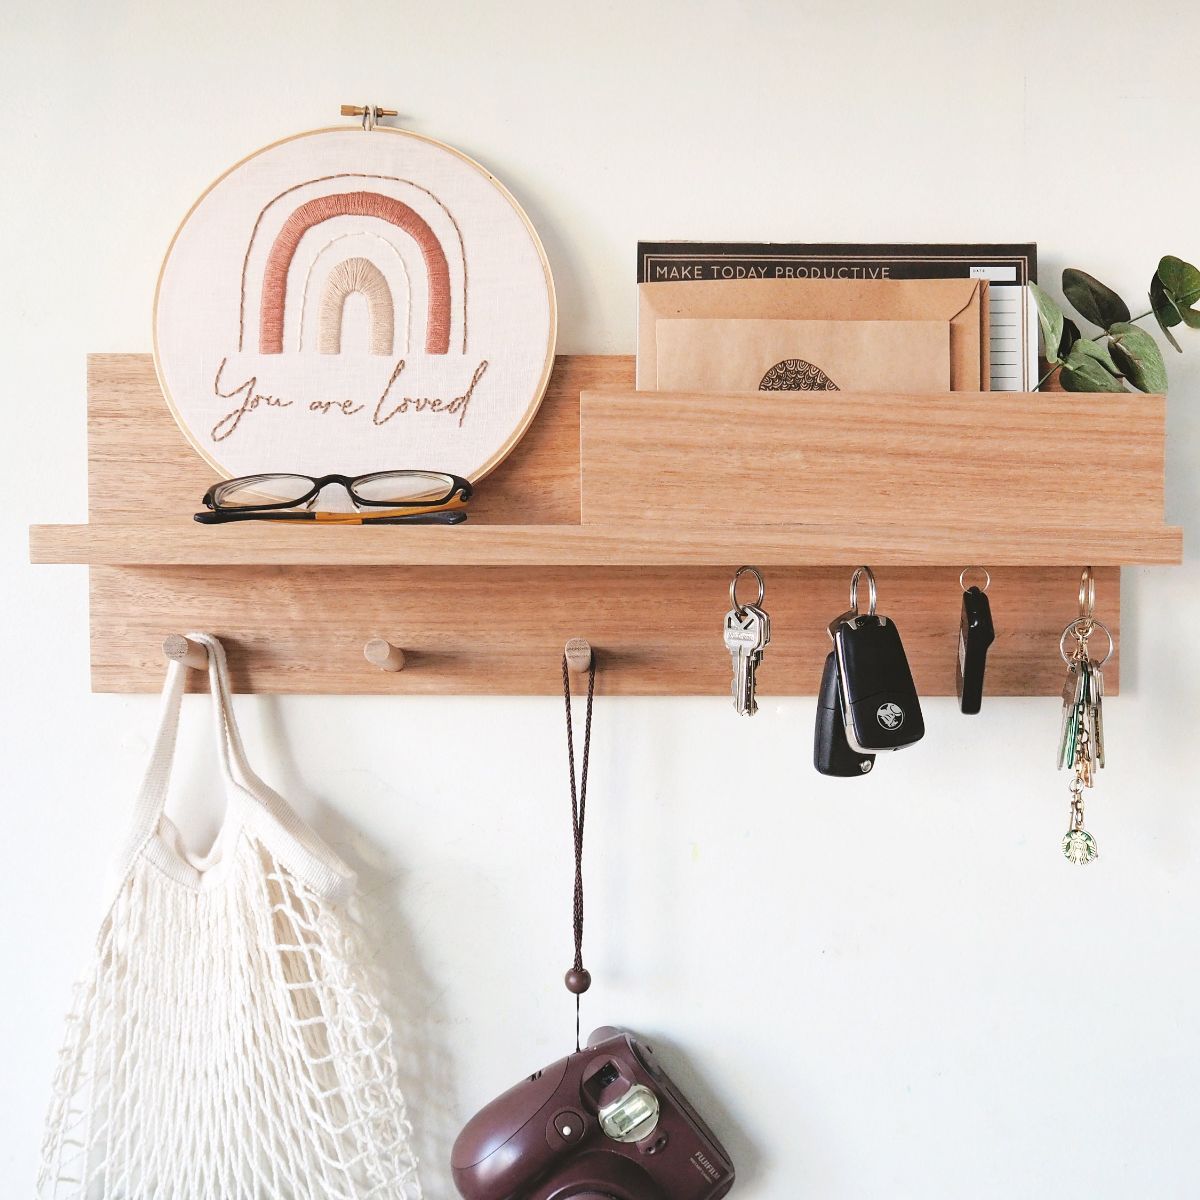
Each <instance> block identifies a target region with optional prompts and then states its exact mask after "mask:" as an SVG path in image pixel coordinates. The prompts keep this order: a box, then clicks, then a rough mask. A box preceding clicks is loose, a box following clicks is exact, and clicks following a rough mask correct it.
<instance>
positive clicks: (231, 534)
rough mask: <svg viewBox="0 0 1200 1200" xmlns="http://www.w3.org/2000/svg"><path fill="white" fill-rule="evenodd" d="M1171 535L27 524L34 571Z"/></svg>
mask: <svg viewBox="0 0 1200 1200" xmlns="http://www.w3.org/2000/svg"><path fill="white" fill-rule="evenodd" d="M1181 553H1182V534H1181V531H1180V530H1179V529H1178V528H1172V527H1170V526H1165V525H1160V526H1151V525H1132V526H1130V525H1126V526H1113V527H1111V528H1106V529H1095V528H1087V529H1082V530H1079V529H1072V528H1063V527H1059V528H1048V529H1038V528H1032V527H1030V526H1021V527H1020V528H1017V527H1013V526H1006V527H1002V528H1000V529H996V528H991V527H985V528H977V527H972V526H971V525H969V524H954V525H941V526H928V525H926V526H914V525H899V526H890V525H885V524H882V523H875V522H871V523H868V524H857V523H856V524H852V525H763V526H747V527H745V528H742V527H739V526H738V525H737V524H736V523H734V522H730V523H729V524H726V525H722V526H720V527H716V528H712V527H710V528H697V527H689V526H686V525H681V526H671V525H667V526H661V525H629V526H627V527H624V528H609V527H604V526H599V525H549V524H545V525H534V526H528V525H488V524H480V525H476V524H474V523H473V522H472V523H468V524H466V525H460V526H457V527H455V528H453V529H442V528H430V527H420V526H414V527H411V528H408V529H404V528H395V527H386V526H376V527H374V528H372V527H370V526H355V525H351V526H342V527H336V526H322V527H317V526H312V525H285V524H271V523H270V522H262V523H260V524H253V525H252V524H249V523H246V524H236V525H215V526H214V525H197V524H196V523H195V522H193V521H191V520H189V519H187V515H186V514H185V515H184V516H183V517H182V518H181V517H175V518H174V519H172V520H160V521H158V522H155V523H153V524H145V523H142V522H136V523H134V522H129V523H121V524H117V523H112V522H109V523H105V524H93V525H34V526H32V527H31V529H30V558H31V560H32V561H33V562H36V563H92V564H96V565H107V566H154V565H161V566H168V565H169V566H189V565H190V566H216V565H222V564H224V565H231V564H235V563H244V564H247V565H250V566H254V565H258V566H464V567H471V566H492V567H495V566H501V567H503V566H528V567H536V566H559V567H567V566H605V565H609V564H612V565H616V564H621V565H624V566H631V567H632V566H728V567H731V568H732V567H735V566H737V565H738V564H739V563H740V562H742V561H743V560H746V559H749V560H752V561H753V562H755V563H757V564H758V565H760V566H792V567H795V566H845V567H851V566H854V565H856V564H858V563H860V562H869V563H871V564H873V565H877V566H921V565H924V564H929V565H938V564H940V565H944V566H954V565H958V566H962V565H964V564H966V563H975V562H986V563H988V564H989V565H991V566H997V567H999V566H1061V565H1070V563H1069V562H1067V561H1066V560H1070V562H1077V563H1080V564H1083V563H1091V564H1092V565H1094V566H1098V567H1100V566H1120V565H1122V564H1132V563H1139V564H1143V565H1147V564H1159V565H1161V564H1167V563H1177V562H1178V561H1179V560H1180V556H1181Z"/></svg>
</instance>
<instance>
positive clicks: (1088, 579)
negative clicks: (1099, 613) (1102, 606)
mask: <svg viewBox="0 0 1200 1200" xmlns="http://www.w3.org/2000/svg"><path fill="white" fill-rule="evenodd" d="M1095 611H1096V576H1095V575H1094V574H1093V573H1092V568H1091V567H1084V568H1083V574H1082V575H1080V577H1079V619H1080V620H1081V621H1090V620H1091V619H1092V616H1093V615H1094V613H1095Z"/></svg>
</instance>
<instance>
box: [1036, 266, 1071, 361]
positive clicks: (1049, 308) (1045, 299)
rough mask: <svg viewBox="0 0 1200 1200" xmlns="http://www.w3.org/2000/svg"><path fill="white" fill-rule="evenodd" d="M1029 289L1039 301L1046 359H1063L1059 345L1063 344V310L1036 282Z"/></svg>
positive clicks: (1039, 318) (1039, 320)
mask: <svg viewBox="0 0 1200 1200" xmlns="http://www.w3.org/2000/svg"><path fill="white" fill-rule="evenodd" d="M1029 290H1030V291H1031V292H1033V298H1034V301H1035V302H1036V303H1037V314H1038V325H1039V326H1040V327H1041V330H1042V344H1043V345H1044V346H1045V348H1046V350H1045V352H1046V361H1047V362H1049V363H1051V364H1053V363H1057V362H1060V361H1061V358H1060V350H1059V347H1060V346H1061V345H1062V338H1063V322H1064V321H1066V317H1065V316H1063V310H1062V309H1061V308H1059V307H1058V303H1057V301H1055V299H1054V297H1053V296H1051V295H1050V293H1049V292H1046V291H1043V290H1042V288H1040V287H1038V285H1037V284H1036V283H1030V285H1029Z"/></svg>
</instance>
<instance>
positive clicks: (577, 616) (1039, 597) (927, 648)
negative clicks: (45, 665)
mask: <svg viewBox="0 0 1200 1200" xmlns="http://www.w3.org/2000/svg"><path fill="white" fill-rule="evenodd" d="M729 574H730V573H729V571H728V570H726V569H724V568H647V569H629V568H625V567H612V568H606V567H575V568H544V569H540V570H538V571H536V572H531V571H529V570H527V569H525V568H505V567H484V568H477V569H473V570H470V571H463V570H462V569H460V568H453V567H451V568H440V567H432V568H410V567H373V568H370V569H366V570H361V571H347V570H344V569H339V568H336V567H313V568H307V569H303V570H297V569H294V568H286V567H257V568H246V567H204V568H197V567H154V568H123V567H94V568H93V569H92V572H91V575H92V618H93V628H92V686H93V688H94V689H95V690H97V691H104V692H146V691H153V690H157V689H158V688H159V687H160V686H161V684H162V675H163V658H162V654H161V650H160V647H161V645H162V640H163V634H164V633H165V632H170V631H175V630H182V631H188V630H191V629H202V630H206V631H208V632H211V633H214V634H216V636H217V637H219V638H221V640H222V641H223V642H224V643H225V645H226V647H227V649H228V651H229V663H230V669H231V671H232V674H233V680H234V686H235V688H236V689H237V690H238V691H242V692H279V693H362V694H389V695H390V694H396V695H443V694H449V693H463V694H478V695H541V694H547V695H552V694H556V693H558V692H559V691H560V689H561V687H562V674H561V662H562V654H563V645H564V643H565V642H566V641H567V639H569V638H571V637H576V636H580V637H586V638H587V639H588V641H589V642H590V643H591V645H592V646H593V647H594V649H595V652H596V654H597V655H598V661H599V666H600V676H599V683H598V687H599V690H600V691H601V693H602V694H610V695H615V694H620V695H644V696H683V695H713V696H724V695H727V694H728V691H729V683H730V666H729V656H728V654H727V653H726V651H725V647H724V644H723V642H722V637H721V624H722V618H723V616H724V613H725V609H726V607H727V604H728V596H727V589H728V586H729ZM849 574H850V573H849V571H847V570H845V569H842V568H801V569H797V568H794V567H793V568H778V569H773V570H770V571H768V572H766V582H767V595H766V608H767V611H768V612H769V613H770V614H771V623H772V639H773V640H772V642H771V645H770V647H769V648H768V650H767V653H766V657H765V658H764V660H763V664H762V668H761V670H760V673H759V691H760V699H761V700H763V701H764V702H765V701H769V699H770V698H771V697H772V696H787V695H813V694H815V692H816V690H817V685H818V683H819V682H820V677H821V666H822V663H823V662H824V658H825V655H826V653H827V652H828V649H829V637H828V634H827V633H826V628H825V627H826V625H827V624H828V622H829V621H830V620H831V619H832V618H833V617H834V616H836V615H837V614H838V613H839V612H841V611H843V610H844V609H845V607H846V600H847V588H848V586H849ZM877 575H878V578H879V611H880V612H882V613H886V614H887V615H889V616H891V617H892V618H893V619H895V620H896V622H897V624H898V626H899V629H900V632H901V635H902V637H903V639H904V645H905V649H906V650H907V652H908V656H909V659H910V662H911V664H912V668H913V674H914V676H915V678H916V681H917V686H918V689H919V690H920V692H921V694H922V695H924V696H945V695H953V694H954V664H955V659H956V655H957V638H958V623H959V605H960V600H959V596H960V590H959V586H958V568H957V567H942V568H936V569H934V568H927V567H925V568H902V567H896V568H888V569H881V570H879V571H877ZM1096 575H1097V592H1098V595H1097V616H1099V617H1100V618H1101V619H1102V620H1104V621H1105V623H1106V624H1108V625H1109V626H1110V627H1111V628H1112V630H1113V634H1114V637H1118V638H1119V620H1120V604H1119V598H1118V590H1119V581H1118V580H1119V573H1118V571H1117V570H1116V569H1115V568H1105V569H1100V570H1097V572H1096ZM1078 585H1079V572H1078V570H1077V569H1075V568H1073V567H1055V568H1040V569H1026V568H1015V569H1013V568H1010V569H1003V568H1002V569H995V570H993V571H992V586H991V589H990V591H989V595H990V597H991V600H992V605H993V610H994V614H995V621H996V626H997V637H996V642H995V644H994V645H993V646H992V649H991V651H990V653H989V655H988V674H987V689H986V695H989V696H999V695H1044V696H1047V697H1051V696H1056V695H1057V694H1058V691H1059V689H1060V688H1061V686H1062V676H1063V665H1062V661H1061V659H1060V658H1059V655H1058V639H1059V635H1060V634H1061V632H1062V630H1063V627H1064V626H1065V625H1066V624H1067V622H1068V621H1070V620H1071V619H1072V618H1073V617H1074V616H1075V613H1076V604H1077V593H1078ZM635 608H636V611H637V619H636V620H631V619H630V613H631V611H633V610H634V609H635ZM372 637H383V638H386V639H387V640H388V641H389V642H391V643H392V644H393V645H396V646H401V647H403V648H404V654H405V668H404V670H403V671H401V672H399V673H388V672H384V671H380V670H379V669H378V668H377V667H375V666H373V665H372V664H371V663H369V662H367V661H366V659H365V658H364V657H363V645H364V643H365V642H366V641H368V640H369V639H370V638H372ZM1105 682H1106V684H1107V685H1108V689H1109V691H1110V692H1111V693H1114V694H1115V692H1116V691H1117V687H1118V683H1119V670H1118V662H1117V660H1115V659H1114V660H1113V661H1112V662H1110V663H1109V664H1108V666H1107V667H1106V669H1105ZM189 686H190V687H193V688H203V687H204V686H206V684H205V678H204V677H203V676H202V675H201V674H200V673H198V672H189ZM731 703H732V702H731ZM985 703H986V700H985ZM731 719H732V715H731ZM1056 721H1057V718H1056V707H1055V705H1054V704H1053V703H1048V705H1047V730H1046V737H1047V747H1049V746H1050V744H1052V743H1053V740H1054V737H1055V734H1056V731H1057V724H1056ZM810 736H811V731H810V730H809V729H807V728H805V729H798V730H797V737H798V738H799V739H800V741H801V742H802V743H805V751H804V753H805V755H807V739H808V738H809V737H810ZM1046 753H1047V761H1049V754H1050V750H1049V748H1047V751H1046Z"/></svg>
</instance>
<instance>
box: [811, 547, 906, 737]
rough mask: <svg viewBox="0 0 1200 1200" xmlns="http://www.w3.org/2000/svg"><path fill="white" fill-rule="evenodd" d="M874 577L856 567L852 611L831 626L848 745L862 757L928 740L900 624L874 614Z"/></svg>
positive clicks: (865, 570)
mask: <svg viewBox="0 0 1200 1200" xmlns="http://www.w3.org/2000/svg"><path fill="white" fill-rule="evenodd" d="M864 576H865V577H866V580H867V591H868V600H867V611H866V612H865V613H860V612H859V611H858V581H859V580H860V579H862V578H863V577H864ZM875 600H876V589H875V575H874V573H873V572H872V571H871V568H870V567H858V568H857V569H856V570H855V572H854V575H853V577H852V578H851V580H850V608H849V610H848V611H847V612H844V613H842V615H841V616H840V617H835V618H834V619H833V621H831V622H830V625H829V636H830V637H831V638H832V639H833V650H834V654H835V656H836V658H835V661H836V666H837V675H838V683H839V686H840V691H841V700H842V717H843V720H844V722H845V729H846V740H847V742H848V743H849V745H850V748H851V749H852V750H854V751H857V753H859V754H863V755H870V754H874V753H875V752H876V751H879V750H899V749H901V748H902V747H904V746H911V745H912V744H913V743H914V742H919V741H920V740H921V738H922V737H924V736H925V722H924V719H923V717H922V715H921V702H920V700H919V699H918V698H917V689H916V686H915V684H914V683H913V677H912V672H911V671H910V670H909V666H908V658H907V657H906V656H905V653H904V645H903V643H902V642H901V641H900V634H899V632H898V631H897V629H896V623H895V622H894V621H891V620H889V619H888V618H887V617H883V616H880V615H878V614H877V613H876V611H875Z"/></svg>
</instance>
